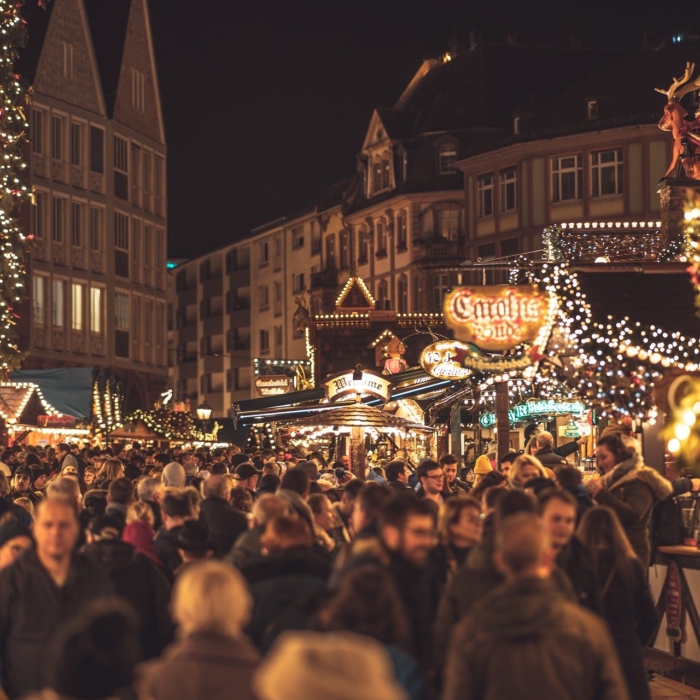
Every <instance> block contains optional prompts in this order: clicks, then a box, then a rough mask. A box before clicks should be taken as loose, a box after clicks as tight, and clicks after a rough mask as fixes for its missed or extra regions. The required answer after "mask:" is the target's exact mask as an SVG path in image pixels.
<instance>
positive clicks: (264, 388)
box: [255, 374, 291, 396]
mask: <svg viewBox="0 0 700 700" xmlns="http://www.w3.org/2000/svg"><path fill="white" fill-rule="evenodd" d="M290 388H291V380H290V379H289V377H288V376H287V375H285V374H266V375H263V376H262V377H256V379H255V389H256V390H257V392H258V394H259V395H260V396H277V395H279V394H287V393H289V390H290Z"/></svg>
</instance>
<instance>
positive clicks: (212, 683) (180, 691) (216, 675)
mask: <svg viewBox="0 0 700 700" xmlns="http://www.w3.org/2000/svg"><path fill="white" fill-rule="evenodd" d="M259 661H260V656H259V654H258V652H257V650H256V649H255V648H254V647H253V645H252V644H251V643H250V641H249V640H248V639H246V638H245V637H242V636H241V637H236V638H234V637H225V636H223V635H216V634H208V633H203V632H200V633H195V634H191V635H189V636H187V637H185V638H184V639H181V640H179V641H177V642H175V643H174V644H171V645H170V646H169V647H168V648H167V649H166V650H165V652H163V656H161V658H159V659H154V660H153V661H148V662H146V663H145V664H141V665H140V666H139V667H138V668H137V669H136V675H137V682H136V687H137V688H138V689H139V697H148V698H150V699H151V700H193V699H194V698H202V699H204V698H206V700H230V698H232V697H235V698H236V700H253V698H254V695H253V691H252V689H251V685H252V681H253V675H254V674H255V669H256V667H257V665H258V663H259Z"/></svg>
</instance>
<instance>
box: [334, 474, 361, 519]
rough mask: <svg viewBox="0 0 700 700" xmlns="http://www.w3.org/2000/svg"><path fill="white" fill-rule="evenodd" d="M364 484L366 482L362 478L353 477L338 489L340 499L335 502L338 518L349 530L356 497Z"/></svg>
mask: <svg viewBox="0 0 700 700" xmlns="http://www.w3.org/2000/svg"><path fill="white" fill-rule="evenodd" d="M363 486H364V482H363V481H362V480H361V479H351V480H350V481H348V482H347V483H346V484H344V485H343V486H342V487H341V488H340V489H339V490H338V493H339V495H340V501H339V502H337V503H334V504H333V509H334V510H335V513H336V517H337V519H338V520H339V521H340V522H342V524H343V526H344V527H345V529H346V530H347V531H348V532H350V530H351V525H350V519H351V518H352V511H353V509H354V507H355V499H356V498H357V494H358V493H360V491H361V490H362V487H363Z"/></svg>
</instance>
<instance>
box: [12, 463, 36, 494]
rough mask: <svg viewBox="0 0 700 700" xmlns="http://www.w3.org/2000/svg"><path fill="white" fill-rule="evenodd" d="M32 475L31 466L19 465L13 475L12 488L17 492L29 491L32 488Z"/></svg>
mask: <svg viewBox="0 0 700 700" xmlns="http://www.w3.org/2000/svg"><path fill="white" fill-rule="evenodd" d="M32 476H33V474H32V470H31V469H30V468H29V467H19V468H18V469H17V471H15V473H14V475H13V476H12V488H13V489H14V490H15V491H16V492H17V493H27V491H30V490H31V488H32Z"/></svg>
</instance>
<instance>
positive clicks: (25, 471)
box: [15, 465, 34, 480]
mask: <svg viewBox="0 0 700 700" xmlns="http://www.w3.org/2000/svg"><path fill="white" fill-rule="evenodd" d="M18 474H26V475H27V476H28V477H29V479H30V480H32V479H33V476H34V475H33V474H32V470H31V469H30V468H29V467H25V466H24V465H22V466H21V467H18V468H17V471H15V476H17V475H18Z"/></svg>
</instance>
